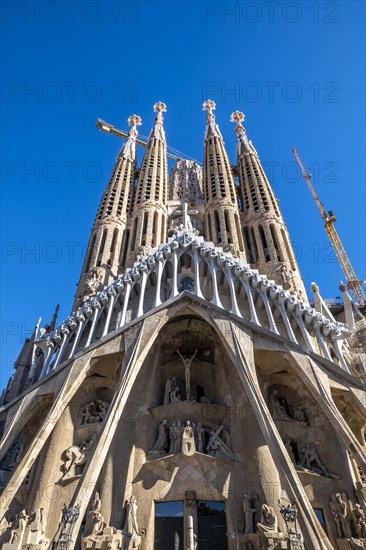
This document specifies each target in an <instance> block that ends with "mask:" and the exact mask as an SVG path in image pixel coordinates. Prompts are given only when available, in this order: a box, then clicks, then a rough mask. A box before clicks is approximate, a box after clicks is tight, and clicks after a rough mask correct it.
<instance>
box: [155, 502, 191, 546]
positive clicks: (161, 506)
mask: <svg viewBox="0 0 366 550" xmlns="http://www.w3.org/2000/svg"><path fill="white" fill-rule="evenodd" d="M183 512H184V507H183V502H182V501H175V502H156V503H155V542H154V549H155V550H184V544H183V543H184V538H183V537H184V535H183Z"/></svg>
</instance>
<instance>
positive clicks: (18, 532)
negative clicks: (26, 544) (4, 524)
mask: <svg viewBox="0 0 366 550" xmlns="http://www.w3.org/2000/svg"><path fill="white" fill-rule="evenodd" d="M28 519H29V516H28V515H27V514H26V512H25V510H22V511H21V512H19V514H17V515H16V516H15V519H14V521H13V523H12V524H11V535H10V543H11V544H16V543H19V544H22V542H23V537H24V533H25V529H26V527H27V524H28Z"/></svg>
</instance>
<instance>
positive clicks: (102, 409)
mask: <svg viewBox="0 0 366 550" xmlns="http://www.w3.org/2000/svg"><path fill="white" fill-rule="evenodd" d="M108 409H109V403H106V402H105V401H102V400H101V399H96V400H95V401H91V402H90V403H87V404H86V405H85V406H84V408H83V411H82V413H81V415H82V417H83V424H99V423H100V422H103V420H104V419H105V417H106V415H107V412H108Z"/></svg>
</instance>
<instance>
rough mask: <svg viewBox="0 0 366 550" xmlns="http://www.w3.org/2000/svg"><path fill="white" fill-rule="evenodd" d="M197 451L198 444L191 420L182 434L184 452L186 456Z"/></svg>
mask: <svg viewBox="0 0 366 550" xmlns="http://www.w3.org/2000/svg"><path fill="white" fill-rule="evenodd" d="M195 451H196V444H195V441H194V433H193V427H192V426H191V423H190V421H189V420H187V422H186V425H185V427H184V429H183V436H182V453H183V454H184V455H186V456H192V455H193V454H194V453H195Z"/></svg>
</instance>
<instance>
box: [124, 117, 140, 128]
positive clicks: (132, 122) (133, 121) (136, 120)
mask: <svg viewBox="0 0 366 550" xmlns="http://www.w3.org/2000/svg"><path fill="white" fill-rule="evenodd" d="M127 122H128V125H129V126H141V124H142V120H141V117H140V116H139V115H131V116H130V117H128V119H127Z"/></svg>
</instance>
